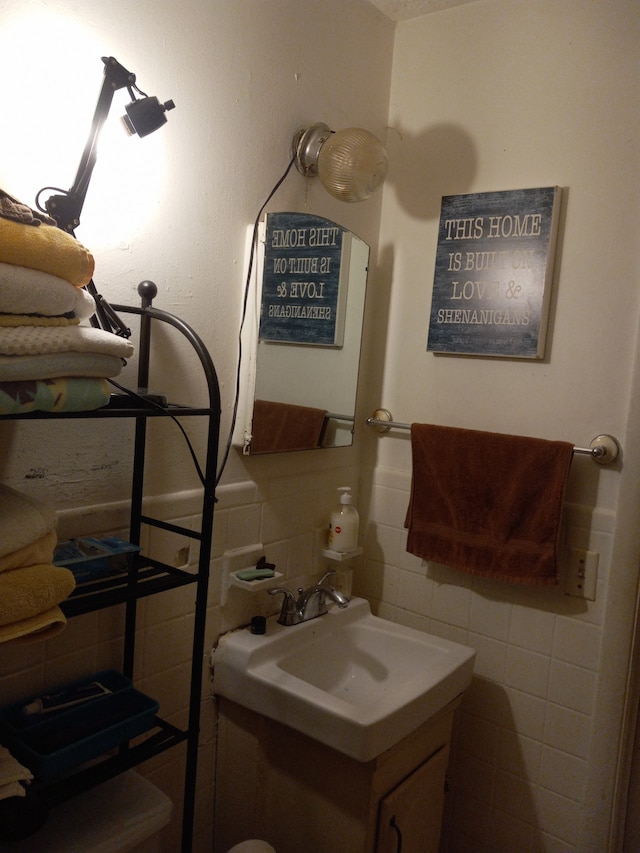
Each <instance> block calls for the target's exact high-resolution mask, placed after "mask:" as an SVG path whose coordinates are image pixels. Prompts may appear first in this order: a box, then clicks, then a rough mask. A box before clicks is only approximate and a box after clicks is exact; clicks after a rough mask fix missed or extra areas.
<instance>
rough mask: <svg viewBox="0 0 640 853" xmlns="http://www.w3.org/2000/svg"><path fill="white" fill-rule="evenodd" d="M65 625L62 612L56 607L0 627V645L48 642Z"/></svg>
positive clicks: (65, 620)
mask: <svg viewBox="0 0 640 853" xmlns="http://www.w3.org/2000/svg"><path fill="white" fill-rule="evenodd" d="M66 624H67V619H66V616H65V615H64V613H63V612H62V610H60V608H59V607H58V606H57V605H56V606H55V607H51V608H50V609H49V610H45V612H44V613H38V615H37V616H30V617H29V618H28V619H21V620H20V621H19V622H11V623H10V624H9V625H0V643H20V642H22V643H24V642H28V641H34V640H49V639H51V637H55V636H56V634H59V633H60V631H62V630H63V628H64V627H65V626H66Z"/></svg>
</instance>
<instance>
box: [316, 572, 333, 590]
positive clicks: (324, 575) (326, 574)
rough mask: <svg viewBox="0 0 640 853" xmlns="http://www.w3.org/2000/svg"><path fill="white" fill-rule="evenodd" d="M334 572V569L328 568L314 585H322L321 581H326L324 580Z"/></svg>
mask: <svg viewBox="0 0 640 853" xmlns="http://www.w3.org/2000/svg"><path fill="white" fill-rule="evenodd" d="M335 574H336V570H335V569H329V571H328V572H325V573H324V574H323V575H322V577H321V578H320V580H319V581H318V583H317V584H316V586H322V584H323V583H325V582H326V581H327V580H328V579H329V578H330V577H331V576H332V575H335Z"/></svg>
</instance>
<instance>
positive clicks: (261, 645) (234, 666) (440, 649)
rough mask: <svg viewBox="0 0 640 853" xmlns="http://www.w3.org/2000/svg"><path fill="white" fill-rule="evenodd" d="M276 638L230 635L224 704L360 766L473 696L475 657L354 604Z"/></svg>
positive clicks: (219, 680)
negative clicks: (460, 698)
mask: <svg viewBox="0 0 640 853" xmlns="http://www.w3.org/2000/svg"><path fill="white" fill-rule="evenodd" d="M276 618H277V617H275V616H274V617H272V618H270V619H268V620H267V633H266V634H264V635H259V634H252V633H251V632H250V630H249V629H248V628H245V629H242V630H239V631H234V632H232V633H230V634H226V635H225V636H223V637H222V638H221V640H220V644H219V646H218V647H217V649H215V651H214V653H213V655H212V663H213V687H214V692H215V693H216V694H217V695H219V696H225V697H226V698H227V699H232V700H233V701H234V702H237V703H238V704H239V705H243V706H244V707H245V708H249V709H250V710H252V711H256V712H258V713H260V714H264V715H265V716H267V717H270V718H271V719H274V720H278V721H279V722H280V723H283V724H285V725H288V726H290V727H291V728H293V729H296V730H297V731H300V732H303V733H304V734H306V735H309V736H310V737H312V738H315V739H316V740H318V741H320V742H322V743H324V744H326V745H327V746H330V747H333V748H334V749H337V750H339V751H340V752H343V753H345V754H346V755H349V756H351V757H352V758H355V759H357V760H358V761H369V760H371V759H372V758H375V757H376V756H377V755H380V753H382V752H384V751H385V750H386V749H389V748H390V747H391V746H393V745H394V744H395V743H397V742H399V741H400V740H402V738H404V737H406V735H408V734H409V733H410V732H412V731H413V730H414V729H416V728H417V727H418V726H419V725H421V724H422V723H423V722H425V721H426V720H428V719H429V718H430V717H432V716H433V715H434V714H436V713H437V712H438V711H439V710H440V709H441V708H443V707H444V706H445V705H447V704H448V703H449V702H451V701H452V700H453V699H455V698H456V696H458V695H459V694H460V693H462V691H463V690H465V689H466V688H467V687H468V686H469V684H470V682H471V675H472V671H473V662H474V658H475V651H474V650H473V649H470V648H468V647H467V646H462V645H459V644H458V643H452V642H450V641H448V640H443V639H440V638H439V637H434V636H432V635H431V634H424V633H422V632H421V631H416V630H414V629H412V628H405V627H404V626H402V625H396V624H395V623H394V622H389V621H387V620H386V619H380V618H378V617H377V616H373V615H372V613H371V608H370V607H369V603H368V602H367V601H365V600H364V599H361V598H354V599H352V601H351V603H350V604H349V606H348V607H347V608H345V609H339V608H338V607H336V606H333V607H332V608H331V609H330V610H329V612H328V613H327V614H326V615H325V616H320V617H318V618H317V619H312V620H310V621H309V622H303V623H302V624H300V625H292V626H289V627H283V626H282V625H279V624H278V623H277V621H276Z"/></svg>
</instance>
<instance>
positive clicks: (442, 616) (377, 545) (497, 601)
mask: <svg viewBox="0 0 640 853" xmlns="http://www.w3.org/2000/svg"><path fill="white" fill-rule="evenodd" d="M370 476H371V484H370V504H369V506H368V527H367V536H366V550H365V560H364V561H363V563H361V564H360V566H359V567H358V568H357V570H356V573H355V576H354V589H355V591H356V592H359V593H361V594H363V595H365V596H367V597H369V598H371V600H372V604H373V605H374V607H377V608H378V612H380V613H381V614H384V615H385V616H386V617H387V618H391V619H394V620H396V621H398V622H402V623H404V624H412V625H415V626H416V627H422V628H424V629H425V630H430V631H432V632H433V633H436V634H438V635H440V636H446V637H448V638H450V639H453V640H456V641H458V642H462V643H465V644H467V645H470V646H472V647H473V648H475V649H476V651H477V661H476V666H475V674H474V680H473V684H472V686H471V688H470V689H469V690H468V692H467V695H466V696H465V699H464V701H463V705H462V709H461V711H460V714H459V719H458V726H457V729H456V738H455V743H454V749H453V759H452V766H451V769H450V776H451V779H450V781H451V790H450V794H449V802H448V804H447V827H446V839H447V843H448V845H449V853H469V851H473V853H484V851H487V853H539V851H547V852H548V851H554V853H555V851H557V853H559V851H562V853H571V851H576V853H577V846H576V845H577V843H578V837H579V836H578V830H579V827H580V825H581V823H580V812H581V808H582V801H583V798H584V795H585V790H584V786H585V779H586V760H587V757H588V750H589V740H590V735H591V724H592V720H591V714H592V712H593V706H594V699H595V691H596V688H597V679H598V663H599V651H600V643H601V619H600V615H601V607H602V595H603V594H604V592H605V589H604V588H603V587H602V586H601V585H600V584H599V586H598V596H597V600H596V601H595V602H588V601H584V600H578V599H574V598H570V597H568V596H565V595H564V593H563V588H559V587H552V588H548V587H547V588H527V587H521V586H510V585H508V584H500V583H497V582H492V581H487V580H484V579H480V578H473V577H470V576H466V575H464V574H462V573H459V572H455V571H453V570H451V569H448V568H446V567H443V566H436V565H427V564H424V563H423V562H422V561H420V560H418V559H417V558H415V557H412V556H411V555H407V553H406V550H405V543H406V531H405V530H404V515H405V512H406V507H407V504H408V497H409V488H410V477H409V475H408V474H407V475H404V474H403V473H401V472H398V471H386V470H381V469H379V468H378V469H376V470H375V471H373V472H372V473H371V475H370ZM363 493H365V499H366V496H367V493H368V490H365V489H363ZM565 515H566V521H565V527H566V541H565V543H564V544H565V547H566V546H567V545H568V544H577V545H580V547H588V548H590V549H593V550H596V551H599V552H600V581H601V582H602V581H603V580H604V579H605V578H606V577H607V574H608V571H609V563H610V548H611V529H612V518H611V516H610V514H609V513H598V512H597V511H596V512H595V513H593V511H591V510H590V509H589V508H586V507H578V506H568V507H567V508H566V513H565Z"/></svg>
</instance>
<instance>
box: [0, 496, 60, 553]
mask: <svg viewBox="0 0 640 853" xmlns="http://www.w3.org/2000/svg"><path fill="white" fill-rule="evenodd" d="M57 524H58V516H57V515H56V511H55V510H54V508H53V507H52V506H51V505H50V504H48V503H45V502H44V501H41V500H39V499H38V498H35V497H32V496H31V495H25V494H23V493H22V492H18V491H17V490H16V489H12V488H11V487H10V486H5V485H3V484H2V483H0V557H4V556H6V555H7V554H11V553H13V552H14V551H17V550H18V549H19V548H24V546H25V545H30V544H31V543H32V542H35V541H36V540H37V539H40V537H41V536H44V534H45V533H48V532H49V531H50V530H54V529H55V528H56V526H57Z"/></svg>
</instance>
